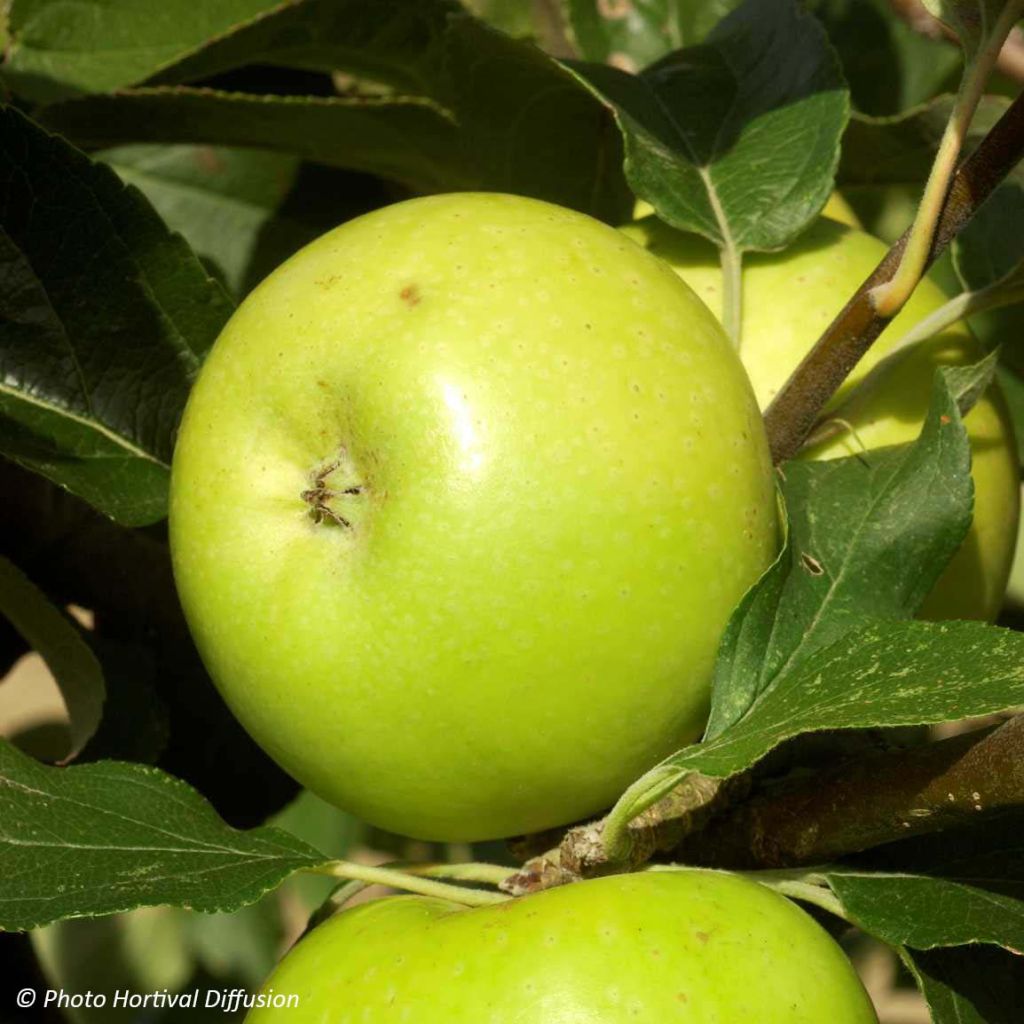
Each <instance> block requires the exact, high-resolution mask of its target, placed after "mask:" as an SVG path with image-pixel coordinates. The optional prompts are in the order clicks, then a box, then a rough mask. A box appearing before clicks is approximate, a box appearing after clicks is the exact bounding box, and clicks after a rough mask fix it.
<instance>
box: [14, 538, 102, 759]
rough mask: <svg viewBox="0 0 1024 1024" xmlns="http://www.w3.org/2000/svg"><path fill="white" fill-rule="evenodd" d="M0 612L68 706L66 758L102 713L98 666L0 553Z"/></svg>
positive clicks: (67, 622) (70, 626) (74, 630)
mask: <svg viewBox="0 0 1024 1024" xmlns="http://www.w3.org/2000/svg"><path fill="white" fill-rule="evenodd" d="M0 613H2V614H3V615H5V616H6V617H7V619H8V621H9V622H11V623H12V625H13V626H14V627H15V629H17V630H18V632H19V633H21V635H22V636H23V637H24V638H25V639H26V640H27V641H28V643H29V644H30V645H31V646H32V647H33V648H34V649H35V650H36V651H38V652H39V654H41V655H42V657H43V660H44V661H45V662H46V665H47V667H48V668H49V670H50V672H51V673H53V678H54V679H55V681H56V683H57V686H58V687H59V689H60V693H61V696H62V697H63V698H64V704H65V706H66V708H67V712H68V719H69V731H70V738H71V749H70V750H69V751H68V753H67V754H66V755H65V760H71V759H72V758H74V757H75V756H76V755H77V754H78V753H79V751H81V749H82V748H83V747H84V746H85V744H86V743H87V742H88V741H89V739H90V737H91V736H92V735H93V734H94V733H95V732H96V729H97V727H98V726H99V724H100V719H101V718H102V717H103V700H104V697H105V695H106V687H105V686H104V682H103V669H102V668H101V667H100V663H99V662H98V661H97V660H96V655H94V654H93V652H92V650H91V648H90V647H89V645H88V644H87V643H86V642H85V640H84V639H83V638H82V634H81V633H80V632H79V630H78V627H77V626H76V625H75V624H74V623H73V622H72V621H71V619H69V618H68V617H67V616H66V615H65V614H64V613H63V612H62V611H61V610H60V609H59V608H57V607H56V606H55V605H53V604H51V603H50V601H49V600H48V599H47V597H46V595H45V594H43V592H42V591H41V590H40V589H39V588H38V587H37V586H36V585H35V584H34V583H33V582H32V581H31V580H30V579H29V578H28V577H27V576H26V575H25V574H24V573H23V572H22V571H21V570H20V569H19V568H18V567H17V566H16V565H14V563H13V562H10V561H9V560H8V559H6V558H4V557H3V556H2V555H0Z"/></svg>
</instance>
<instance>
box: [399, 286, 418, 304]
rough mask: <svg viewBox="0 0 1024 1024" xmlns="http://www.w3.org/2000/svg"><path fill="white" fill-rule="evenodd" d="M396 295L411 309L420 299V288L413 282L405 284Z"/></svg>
mask: <svg viewBox="0 0 1024 1024" xmlns="http://www.w3.org/2000/svg"><path fill="white" fill-rule="evenodd" d="M398 297H399V298H400V299H401V300H402V301H403V302H404V303H405V304H406V305H407V306H408V307H409V308H410V309H411V308H412V307H413V306H418V305H419V304H420V302H421V301H422V297H421V296H420V290H419V288H417V287H416V285H414V284H407V285H406V286H405V287H404V288H403V289H402V290H401V291H400V292H399V293H398Z"/></svg>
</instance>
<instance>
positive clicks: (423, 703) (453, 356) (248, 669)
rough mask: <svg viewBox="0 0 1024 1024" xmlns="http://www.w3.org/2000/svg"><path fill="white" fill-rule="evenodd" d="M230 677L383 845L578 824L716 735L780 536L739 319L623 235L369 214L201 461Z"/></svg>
mask: <svg viewBox="0 0 1024 1024" xmlns="http://www.w3.org/2000/svg"><path fill="white" fill-rule="evenodd" d="M170 533H171V546H172V555H173V562H174V570H175V577H176V581H177V585H178V589H179V592H180V595H181V599H182V603H183V607H184V609H185V612H186V616H187V618H188V621H189V624H190V627H191V629H192V632H193V635H194V637H195V640H196V643H197V645H198V647H199V650H200V652H201V654H202V656H203V659H204V661H205V664H206V666H207V668H208V670H209V672H210V674H211V676H212V677H213V679H214V681H215V683H216V684H217V686H218V687H219V689H220V690H221V692H222V693H223V695H224V697H225V698H226V700H227V702H228V704H229V705H230V707H231V708H232V709H233V711H234V713H235V714H236V715H237V716H238V718H239V719H240V720H241V722H242V723H243V725H244V726H245V727H246V728H247V729H248V731H249V732H250V733H251V734H252V736H253V737H254V738H255V739H256V740H257V742H259V743H260V744H261V745H262V746H263V747H264V749H266V750H267V752H268V753H269V754H270V755H271V756H272V757H274V758H275V759H276V760H277V761H278V762H279V763H280V764H281V765H282V766H283V767H284V768H285V769H286V770H287V771H288V772H290V773H291V774H292V775H294V776H295V777H296V778H297V779H298V780H299V781H300V782H302V783H303V784H304V785H305V786H307V787H308V788H310V789H311V790H313V791H314V792H315V793H317V794H319V795H320V796H321V797H324V798H325V799H327V800H328V801H330V802H332V803H335V804H336V805H338V806H340V807H342V808H344V809H345V810H347V811H350V812H351V813H353V814H355V815H356V816H358V817H359V818H361V819H363V820H365V821H368V822H370V823H372V824H375V825H378V826H381V827H383V828H387V829H390V830H392V831H395V832H400V833H404V834H406V835H411V836H415V837H418V838H423V839H433V840H448V841H456V840H478V839H487V838H495V837H501V836H507V835H515V834H521V833H525V832H533V831H538V830H541V829H545V828H548V827H553V826H557V825H561V824H565V823H568V822H572V821H575V820H577V819H580V818H582V817H584V816H587V815H591V814H594V813H596V812H598V811H600V810H601V809H602V808H604V807H606V806H608V805H609V804H611V803H612V802H613V801H614V800H615V799H616V798H617V797H618V796H619V794H620V793H621V792H622V790H623V789H624V788H625V787H626V786H627V785H629V784H630V783H631V782H633V781H634V780H635V779H636V778H637V777H638V776H639V775H640V774H642V773H643V772H644V771H645V770H647V769H648V768H650V767H651V766H652V765H654V764H655V763H656V762H657V761H659V760H661V759H662V758H663V757H665V756H667V755H668V754H670V753H672V752H673V751H675V750H677V749H679V748H680V747H681V746H683V745H684V744H686V743H687V742H690V741H692V740H694V739H696V738H697V737H698V735H699V734H700V732H701V730H702V728H703V724H704V721H705V717H706V713H707V707H708V697H709V685H710V678H711V672H712V665H713V662H714V658H715V653H716V648H717V646H718V641H719V638H720V636H721V633H722V631H723V629H724V627H725V624H726V622H727V620H728V618H729V615H730V614H731V612H732V611H733V608H734V607H735V605H736V604H737V602H738V601H739V599H740V597H741V596H742V594H743V593H744V592H745V590H746V589H747V588H748V587H749V586H750V585H751V584H752V583H753V582H754V581H755V580H756V579H757V578H758V576H759V575H760V573H761V572H762V571H763V570H764V569H765V568H766V567H767V565H768V564H769V563H770V561H771V558H772V557H773V554H774V552H775V550H776V544H777V536H776V535H777V524H776V509H775V497H774V486H773V477H772V470H771V466H770V459H769V455H768V450H767V443H766V438H765V435H764V429H763V425H762V421H761V417H760V415H759V412H758V408H757V403H756V400H755V398H754V394H753V392H752V390H751V387H750V383H749V381H748V380H747V376H746V374H745V373H744V371H743V368H742V366H741V364H740V362H739V359H738V358H737V356H736V354H735V352H734V351H733V349H732V346H731V345H730V343H729V341H728V340H727V339H726V337H725V335H724V333H723V332H722V330H721V328H720V326H719V324H718V322H717V321H716V319H715V317H714V316H713V315H712V314H711V313H710V312H709V311H708V309H707V308H706V307H705V306H704V304H703V303H702V302H700V301H699V300H698V299H697V298H696V296H695V295H694V294H693V293H692V292H691V291H690V289H689V288H687V287H686V286H685V285H684V284H682V282H680V280H679V279H678V277H677V276H676V275H675V274H674V273H672V272H671V271H670V270H669V269H668V268H667V267H666V266H665V265H664V264H663V263H662V262H661V261H660V260H658V259H656V258H655V257H654V256H652V255H651V254H649V253H647V252H645V251H644V250H643V248H641V247H640V246H638V245H636V244H635V243H633V242H632V241H630V240H629V239H627V238H626V237H625V236H623V235H622V234H621V233H620V232H619V231H617V230H615V229H613V228H611V227H608V226H607V225H604V224H601V223H599V222H597V221H595V220H593V219H591V218H589V217H586V216H584V215H582V214H579V213H575V212H573V211H570V210H566V209H562V208H559V207H556V206H552V205H550V204H547V203H543V202H539V201H536V200H530V199H524V198H520V197H515V196H507V195H499V194H472V193H459V194H454V195H446V196H434V197H428V198H423V199H416V200H411V201H408V202H404V203H399V204H396V205H394V206H390V207H387V208H384V209H381V210H378V211H376V212H374V213H371V214H368V215H366V216H364V217H361V218H359V219H357V220H354V221H351V222H349V223H347V224H345V225H343V226H341V227H339V228H337V229H336V230H334V231H331V232H329V233H328V234H326V235H324V236H323V237H322V238H320V239H319V240H317V241H316V242H314V243H312V244H311V245H309V246H308V247H306V248H305V249H303V250H302V251H301V252H299V253H298V254H297V255H295V256H294V257H293V258H292V259H290V260H289V261H287V262H286V263H285V264H284V265H283V266H281V267H280V268H278V269H277V270H276V271H275V272H274V273H273V274H271V275H270V276H269V277H268V278H267V279H266V280H265V281H264V282H263V283H262V284H261V285H260V286H259V287H258V288H257V289H256V290H255V291H254V292H253V293H252V294H251V295H250V296H249V297H248V298H247V299H246V300H245V302H244V303H243V304H242V305H241V307H240V308H239V309H238V311H237V312H236V313H235V315H234V316H233V317H232V319H231V321H230V322H229V323H228V325H227V326H226V327H225V329H224V331H223V333H222V334H221V336H220V338H219V339H218V341H217V342H216V344H215V345H214V347H213V350H212V351H211V353H210V355H209V357H208V359H207V361H206V364H205V366H204V368H203V370H202V372H201V373H200V376H199V379H198V381H197V383H196V385H195V388H194V389H193V392H192V395H191V397H190V401H189V403H188V407H187V410H186V413H185V417H184V420H183V423H182V427H181V432H180V436H179V440H178V445H177V450H176V453H175V457H174V464H173V470H172V484H171V505H170Z"/></svg>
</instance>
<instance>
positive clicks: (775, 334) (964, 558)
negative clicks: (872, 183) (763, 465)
mask: <svg viewBox="0 0 1024 1024" xmlns="http://www.w3.org/2000/svg"><path fill="white" fill-rule="evenodd" d="M623 230H624V231H625V232H626V233H627V234H628V235H630V236H631V237H632V238H634V239H635V240H637V241H639V242H640V243H641V244H643V245H645V246H646V247H647V248H648V249H649V250H650V251H651V252H653V253H655V254H657V255H658V256H661V257H662V258H663V259H664V260H666V261H667V262H668V263H669V264H670V265H671V266H672V267H673V268H674V269H675V270H676V272H677V273H678V274H679V275H680V277H682V279H683V280H684V281H686V282H687V284H689V285H690V286H691V287H692V288H693V289H694V290H695V291H696V292H697V294H698V295H700V296H701V298H702V299H704V301H705V302H707V303H708V305H709V306H710V307H711V309H712V310H713V311H715V313H716V314H720V312H721V302H722V282H721V270H720V268H719V263H718V254H717V251H716V250H715V249H714V248H713V247H712V246H711V244H710V243H709V242H706V241H705V240H703V239H701V238H697V237H696V236H694V235H689V234H684V233H682V232H679V231H675V230H674V229H672V228H670V227H668V226H667V225H665V224H664V223H662V222H661V221H659V220H657V219H656V218H654V217H648V218H645V219H644V220H642V221H638V222H636V223H635V224H632V225H629V226H627V227H626V228H625V229H623ZM885 251H886V246H884V245H883V244H882V243H881V242H879V241H878V240H877V239H875V238H872V237H871V236H870V235H867V234H864V233H863V232H861V231H855V230H852V229H850V228H848V227H845V226H842V225H840V224H837V223H835V222H833V221H831V220H826V219H822V220H819V221H817V222H816V223H814V224H813V225H812V226H811V227H810V228H809V229H808V230H807V231H806V232H805V233H804V234H802V235H801V236H800V237H799V238H798V239H797V240H796V242H794V243H793V244H792V245H791V246H790V247H789V248H787V249H785V250H784V251H782V252H779V253H767V254H766V253H757V254H750V255H748V256H746V257H745V259H744V270H743V330H742V337H741V339H740V346H739V351H740V358H741V359H742V360H743V363H744V365H745V366H746V368H747V371H748V372H749V374H750V378H751V381H752V383H753V385H754V391H755V392H756V393H757V398H758V402H759V403H760V404H761V406H762V408H763V407H764V406H766V405H767V404H768V403H769V402H770V401H771V400H772V398H774V396H775V394H776V393H777V392H778V390H779V388H781V387H782V385H783V384H784V383H785V382H786V380H787V378H788V377H789V375H790V374H791V373H792V371H793V370H794V368H795V367H796V365H797V364H798V363H799V362H800V360H801V359H802V358H803V356H804V354H805V353H806V352H807V349H808V348H809V347H810V346H811V345H812V344H814V342H815V341H817V339H818V337H819V336H820V335H821V333H822V331H823V330H824V329H825V328H826V327H827V326H828V324H829V323H830V322H831V321H832V319H833V318H834V316H835V315H836V313H838V312H839V310H840V309H841V308H842V307H843V305H844V304H845V303H846V300H847V299H848V298H849V297H850V296H851V295H852V294H853V293H854V291H856V289H857V288H858V287H859V286H860V284H861V283H862V282H863V280H864V279H865V278H866V277H867V276H868V274H869V273H870V272H871V271H872V270H873V269H874V268H875V266H876V264H877V263H878V261H879V260H880V259H881V258H882V256H883V255H884V254H885ZM945 301H946V295H945V293H944V292H943V291H942V290H941V289H940V288H939V287H938V286H937V285H936V284H934V283H933V282H932V281H931V280H928V279H925V280H924V281H922V282H921V284H920V285H919V286H918V288H917V291H916V292H915V293H914V295H913V297H912V298H911V300H910V302H909V303H908V304H907V306H906V308H905V309H904V310H903V311H902V312H901V313H900V315H899V316H898V317H896V319H895V320H894V321H893V323H892V324H891V325H890V326H889V327H888V328H887V329H886V330H885V332H884V333H883V334H882V335H881V337H880V338H879V339H878V341H876V342H875V344H874V345H873V346H872V347H871V349H870V350H869V351H868V354H867V356H866V357H865V358H864V359H863V360H861V362H860V364H859V365H858V366H857V368H856V369H855V370H854V371H853V373H852V374H851V375H850V377H849V378H848V380H847V381H846V383H845V384H844V386H843V387H842V389H841V390H840V391H839V393H838V395H837V396H836V398H835V399H834V400H833V403H832V405H833V406H835V404H836V403H837V402H839V401H841V400H842V399H843V397H844V396H845V395H847V394H849V392H850V389H851V388H852V387H853V386H854V385H855V384H856V383H857V381H859V380H860V379H861V378H862V377H863V376H864V375H865V373H867V371H868V370H869V369H870V368H871V367H872V366H874V365H875V364H876V363H877V362H878V361H879V360H880V359H881V358H882V357H883V356H884V355H885V354H886V353H887V352H888V351H889V350H890V349H891V348H892V346H893V345H895V344H896V343H897V342H898V341H899V339H900V338H901V337H902V336H903V334H904V333H906V331H907V330H909V328H910V327H912V326H913V325H914V324H916V323H917V322H918V321H920V320H922V319H923V318H924V317H925V316H927V315H928V314H930V313H932V312H933V311H934V310H936V309H938V308H939V306H941V305H943V304H944V303H945ZM982 354H983V352H982V349H981V346H980V345H979V344H978V342H977V341H976V339H975V338H974V337H973V335H972V334H971V332H970V330H969V329H968V328H967V327H966V326H965V325H963V324H957V325H955V326H954V327H951V328H949V329H948V330H945V331H943V332H942V333H941V334H939V335H937V336H936V337H935V338H932V339H930V340H929V341H928V342H926V343H924V344H922V345H921V346H920V348H919V349H918V350H916V351H915V353H914V354H913V355H912V356H910V357H908V358H906V359H904V360H902V361H901V362H900V363H899V364H898V366H897V367H896V369H895V370H894V371H893V372H892V373H891V375H889V376H888V377H887V378H886V381H885V383H884V385H883V386H882V387H881V388H879V389H878V390H877V391H874V392H873V393H872V394H871V395H870V396H866V397H865V398H864V399H863V400H856V401H855V402H854V403H853V405H852V406H851V407H848V408H846V409H844V411H843V419H844V420H846V421H847V422H848V423H850V424H851V425H852V426H853V427H854V431H853V432H850V431H845V432H844V433H843V434H842V435H841V436H839V437H837V438H835V439H833V440H832V441H830V442H827V443H824V444H822V445H819V446H817V447H816V448H814V449H813V450H811V451H810V452H809V453H808V454H809V455H810V457H812V458H826V459H827V458H836V457H838V456H841V455H853V454H856V453H858V452H860V451H862V450H863V449H864V448H868V449H871V448H877V447H881V446H883V445H893V444H902V443H905V442H907V441H911V440H913V439H914V438H915V437H916V436H917V434H918V432H919V431H920V429H921V424H922V422H923V420H924V416H925V414H926V412H927V409H928V403H929V400H930V398H931V391H932V382H933V376H934V370H935V366H936V365H937V364H962V363H968V362H973V361H975V360H977V359H979V358H980V357H981V355H982ZM965 425H966V427H967V432H968V434H969V435H970V438H971V450H972V458H973V464H972V470H971V472H972V476H973V477H974V487H975V498H974V521H973V525H972V527H971V530H970V533H969V534H968V536H967V538H966V539H965V540H964V543H963V545H962V546H961V548H960V550H959V552H958V553H957V554H956V555H955V556H954V558H953V560H952V561H951V562H950V564H949V566H948V567H947V569H946V571H945V573H944V574H943V576H942V577H941V578H940V579H939V581H938V583H937V584H936V585H935V587H934V589H933V590H932V593H931V594H930V595H929V597H928V599H927V601H926V603H925V606H924V608H923V609H922V612H921V614H922V615H923V616H924V617H926V618H931V619H952V618H957V619H985V620H992V619H994V618H995V617H996V615H997V614H998V613H999V609H1000V607H1001V605H1002V601H1003V595H1004V592H1005V589H1006V582H1007V578H1008V575H1009V571H1010V565H1011V563H1012V560H1013V552H1014V546H1015V543H1016V535H1017V521H1018V518H1019V511H1020V491H1019V482H1020V480H1019V478H1020V474H1019V470H1018V459H1017V451H1016V445H1015V441H1014V434H1013V427H1012V423H1011V421H1010V417H1009V414H1008V411H1007V409H1006V405H1005V402H1004V400H1003V398H1002V395H1001V393H1000V391H999V389H998V387H997V386H995V385H993V386H992V387H991V388H990V389H989V391H988V392H987V393H986V395H985V396H984V397H983V398H982V399H981V400H980V401H979V402H978V404H977V405H976V406H975V407H974V408H973V409H972V410H971V411H970V413H969V414H968V415H967V417H966V420H965Z"/></svg>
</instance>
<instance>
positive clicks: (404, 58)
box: [136, 0, 522, 103]
mask: <svg viewBox="0 0 1024 1024" xmlns="http://www.w3.org/2000/svg"><path fill="white" fill-rule="evenodd" d="M468 25H472V26H475V28H476V29H478V30H480V31H481V32H482V33H484V34H493V35H495V36H497V37H498V38H500V39H503V40H505V43H506V44H507V45H506V46H505V47H504V49H505V51H506V52H507V53H516V52H517V51H520V50H521V46H522V44H520V43H518V42H516V41H515V40H512V39H506V37H504V36H501V35H500V34H499V33H496V32H493V33H492V31H491V30H490V29H487V28H486V27H485V26H484V25H483V23H481V22H479V21H477V19H475V18H472V17H471V16H469V15H468V14H467V12H466V11H465V10H464V9H463V7H462V6H461V5H460V4H459V3H457V2H456V0H374V2H373V3H372V4H367V3H366V2H365V0H291V2H283V3H278V4H277V5H276V6H275V7H274V8H273V9H272V10H269V11H268V12H267V13H266V15H265V16H260V17H254V18H251V19H249V20H246V21H238V22H237V23H236V24H235V25H233V26H232V27H231V29H230V30H228V31H225V32H223V33H221V34H219V35H218V36H217V37H216V38H210V37H208V38H207V39H206V41H204V42H203V43H202V44H201V45H197V46H196V47H195V49H194V50H193V51H192V52H191V53H188V54H183V55H182V56H181V58H180V59H179V60H177V61H174V62H173V63H168V64H167V65H166V66H164V67H163V68H161V69H160V70H159V71H157V72H155V73H154V74H152V75H151V76H150V77H149V78H148V79H147V80H146V81H147V84H149V85H176V84H181V83H184V82H194V81H196V80H197V79H205V78H210V77H211V76H213V75H218V74H222V73H223V72H225V71H231V70H234V69H235V68H239V67H244V66H246V65H252V64H274V65H279V66H285V67H293V68H303V69H305V70H309V71H322V72H325V73H327V74H331V73H333V72H335V71H342V72H345V73H347V74H351V75H354V76H355V77H356V78H357V79H368V80H369V81H371V82H374V83H376V84H379V85H385V86H387V87H388V88H389V89H393V90H395V91H396V92H398V93H402V94H405V95H408V96H421V97H429V98H431V99H433V100H435V101H437V102H440V103H445V102H447V101H448V100H450V99H451V98H452V97H451V96H450V95H449V96H446V95H445V94H446V93H447V92H448V89H449V87H450V85H451V80H450V79H449V75H450V74H455V75H458V74H459V73H460V72H459V69H458V68H448V67H446V66H445V65H446V58H447V56H448V55H447V54H446V49H447V47H448V44H449V41H450V40H451V39H457V38H458V37H459V36H460V35H462V34H463V33H464V32H465V31H466V26H468ZM469 31H470V32H471V33H473V32H474V29H472V28H471V29H469ZM137 81H138V79H136V82H137Z"/></svg>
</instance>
